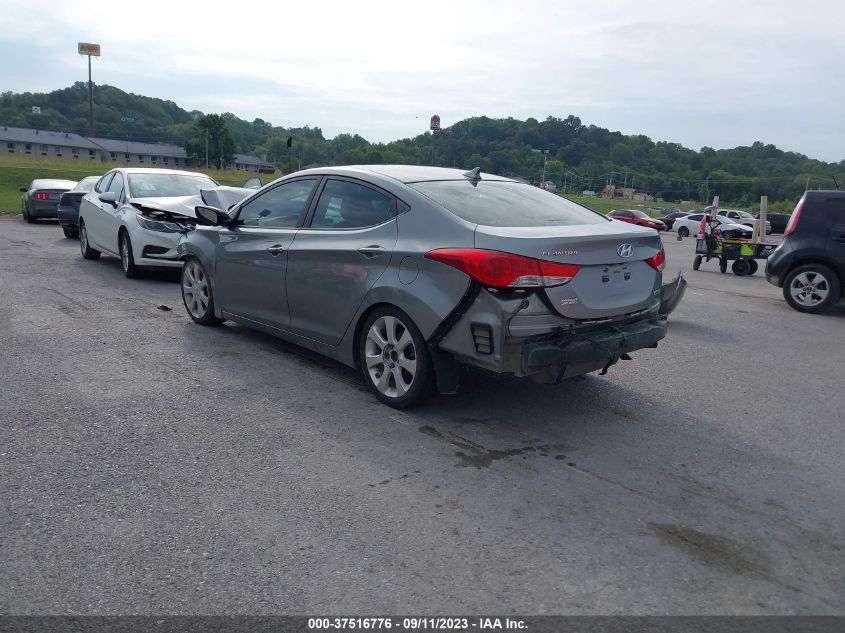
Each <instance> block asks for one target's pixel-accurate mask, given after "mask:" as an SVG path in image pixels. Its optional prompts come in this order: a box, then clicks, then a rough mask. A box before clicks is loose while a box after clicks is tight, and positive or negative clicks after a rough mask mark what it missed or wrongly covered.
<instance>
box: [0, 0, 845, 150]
mask: <svg viewBox="0 0 845 633" xmlns="http://www.w3.org/2000/svg"><path fill="white" fill-rule="evenodd" d="M843 24H845V3H842V2H838V1H835V0H826V1H819V0H803V1H802V2H795V1H794V0H791V1H789V2H787V1H782V0H772V1H770V2H758V1H755V0H732V1H730V2H723V1H722V0H711V1H708V2H697V1H695V0H690V1H683V0H671V1H670V0H666V1H664V0H652V1H650V2H649V1H645V0H619V1H618V0H602V1H601V2H595V1H587V0H585V1H573V0H561V1H557V2H555V1H545V2H542V1H534V0H521V1H515V0H510V1H508V2H499V1H498V0H490V1H488V0H475V1H473V2H463V1H460V0H452V1H450V2H440V1H439V0H435V1H430V2H425V3H423V2H411V1H408V0H406V1H403V0H393V1H390V2H375V1H373V2H369V1H367V0H360V1H359V2H349V1H345V2H334V1H332V0H318V1H315V2H301V1H300V2H296V3H293V2H284V1H281V2H280V1H279V0H276V1H275V2H266V3H265V2H261V1H258V0H253V1H251V2H244V3H240V4H239V3H235V2H229V3H226V4H225V5H224V4H223V3H210V2H207V1H206V2H201V3H200V2H188V1H184V0H178V1H177V0H170V1H169V2H159V1H158V0H146V1H145V2H138V3H135V2H90V1H85V0H76V1H74V2H67V1H62V2H54V1H52V0H39V1H38V2H22V1H20V0H0V60H2V64H0V90H12V91H15V92H23V91H50V90H54V89H56V88H60V87H65V86H68V85H70V84H72V83H73V82H74V81H79V80H84V79H87V76H86V75H87V66H86V61H85V58H84V57H80V56H78V55H77V54H76V49H77V42H80V41H85V42H95V43H99V44H101V45H102V53H103V56H102V57H101V58H100V59H95V61H94V81H95V82H97V83H107V84H111V85H113V86H117V87H119V88H121V89H123V90H126V91H129V92H134V93H139V94H144V95H148V96H152V97H160V98H163V99H169V100H172V101H175V102H176V103H177V104H178V105H180V106H182V107H183V108H186V109H198V110H202V111H204V112H224V111H229V112H233V113H234V114H236V115H237V116H239V117H241V118H243V119H247V120H252V119H254V118H256V117H260V118H262V119H264V120H266V121H270V122H272V123H273V124H275V125H282V126H291V127H293V126H302V125H310V126H319V127H320V128H322V130H323V133H324V135H326V136H327V137H332V136H334V135H336V134H338V133H341V132H357V133H359V134H361V135H362V136H364V137H365V138H367V139H369V140H371V141H389V140H393V139H397V138H404V137H409V136H414V135H415V134H418V133H419V132H421V131H424V130H425V129H426V128H427V126H428V119H429V117H430V116H431V115H432V114H434V113H437V114H439V115H440V116H441V118H442V121H443V125H444V126H447V125H449V124H451V123H453V122H455V121H459V120H461V119H463V118H466V117H469V116H476V115H487V116H491V117H507V116H513V117H515V118H519V119H525V118H527V117H534V118H537V119H544V118H546V117H547V116H549V115H552V116H558V117H566V116H567V115H569V114H575V115H576V116H579V117H580V118H581V120H582V121H583V122H585V123H594V124H596V125H600V126H602V127H607V128H610V129H612V130H621V131H622V132H624V133H627V134H646V135H648V136H650V137H651V138H652V139H654V140H667V141H674V142H679V143H682V144H684V145H686V146H689V147H693V148H695V149H698V148H700V147H702V146H704V145H708V146H710V147H716V148H721V147H734V146H737V145H747V144H750V143H752V142H754V141H755V140H761V141H764V142H766V143H774V144H776V145H777V146H778V147H781V148H782V149H786V150H794V151H798V152H801V153H804V154H807V155H809V156H811V157H814V158H820V159H823V160H827V161H835V162H838V161H840V160H842V159H845V117H843V113H845V105H843V104H845V37H844V36H843Z"/></svg>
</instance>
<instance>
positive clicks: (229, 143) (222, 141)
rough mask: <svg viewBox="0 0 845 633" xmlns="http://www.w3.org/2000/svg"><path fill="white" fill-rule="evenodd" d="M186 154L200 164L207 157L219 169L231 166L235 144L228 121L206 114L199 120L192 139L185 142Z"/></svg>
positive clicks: (215, 115) (195, 124) (218, 116)
mask: <svg viewBox="0 0 845 633" xmlns="http://www.w3.org/2000/svg"><path fill="white" fill-rule="evenodd" d="M206 147H208V153H207V154H206ZM185 152H186V153H187V155H188V159H189V160H195V161H197V162H198V163H205V161H206V156H207V157H208V162H209V164H212V165H214V166H215V167H216V168H217V169H223V168H224V167H225V166H226V165H231V164H232V162H233V160H234V158H235V156H234V155H235V142H234V141H233V140H232V135H231V133H230V132H229V127H228V126H227V125H226V120H225V119H224V118H223V117H222V116H220V115H219V114H206V115H205V116H203V117H200V118H199V119H197V120H196V122H195V123H194V127H193V130H192V134H191V137H190V138H188V139H187V140H186V141H185Z"/></svg>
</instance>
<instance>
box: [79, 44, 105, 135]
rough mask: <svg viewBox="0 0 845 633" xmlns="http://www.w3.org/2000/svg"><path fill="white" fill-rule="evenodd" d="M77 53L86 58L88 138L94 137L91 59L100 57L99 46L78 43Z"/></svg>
mask: <svg viewBox="0 0 845 633" xmlns="http://www.w3.org/2000/svg"><path fill="white" fill-rule="evenodd" d="M77 51H78V53H79V54H80V55H87V56H88V136H89V137H93V136H94V82H93V81H92V80H91V57H94V56H95V57H99V56H100V45H99V44H90V43H88V42H79V45H78V46H77Z"/></svg>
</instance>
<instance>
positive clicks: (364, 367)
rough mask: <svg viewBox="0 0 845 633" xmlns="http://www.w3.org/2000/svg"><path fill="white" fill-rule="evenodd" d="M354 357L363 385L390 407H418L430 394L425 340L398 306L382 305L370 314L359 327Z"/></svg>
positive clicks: (431, 385) (431, 380)
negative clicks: (359, 366) (357, 363)
mask: <svg viewBox="0 0 845 633" xmlns="http://www.w3.org/2000/svg"><path fill="white" fill-rule="evenodd" d="M358 358H359V360H360V364H361V372H362V373H363V374H364V382H366V383H367V387H368V388H369V389H370V391H372V392H373V394H375V396H376V398H378V399H379V400H380V401H381V402H383V403H384V404H386V405H388V406H390V407H393V408H394V409H409V408H411V407H415V406H419V405H420V404H422V403H424V402H425V401H426V400H428V399H429V398H430V397H431V396H432V395H433V394H434V391H435V375H434V364H433V363H432V360H431V355H430V354H429V352H428V343H427V342H426V340H425V339H424V338H423V336H422V334H421V333H420V331H419V328H417V326H416V325H415V324H414V322H413V321H412V320H411V318H410V317H409V316H408V315H407V314H405V313H404V312H403V311H402V310H399V309H398V308H395V307H393V306H384V307H381V308H377V309H376V310H374V311H373V312H372V314H370V316H369V317H368V318H367V320H366V322H365V323H364V327H363V328H361V334H360V337H359V340H358Z"/></svg>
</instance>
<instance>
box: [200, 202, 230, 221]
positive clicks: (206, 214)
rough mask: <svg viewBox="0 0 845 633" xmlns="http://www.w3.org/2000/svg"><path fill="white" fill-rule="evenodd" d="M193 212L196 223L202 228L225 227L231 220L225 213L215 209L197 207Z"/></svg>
mask: <svg viewBox="0 0 845 633" xmlns="http://www.w3.org/2000/svg"><path fill="white" fill-rule="evenodd" d="M194 211H195V212H196V214H197V223H198V224H202V225H203V226H226V225H227V224H229V222H231V220H232V218H230V217H229V216H228V215H226V213H224V212H223V211H221V210H220V209H217V208H215V207H206V206H198V207H196V208H195V209H194Z"/></svg>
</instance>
